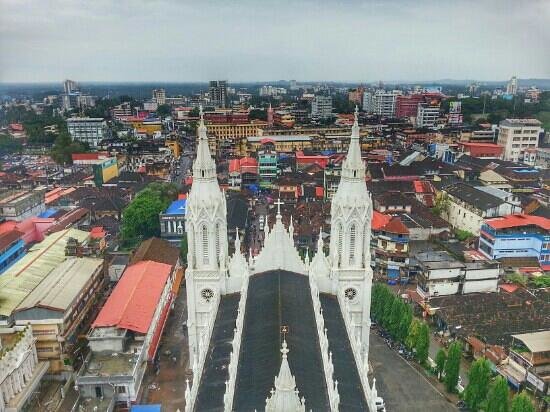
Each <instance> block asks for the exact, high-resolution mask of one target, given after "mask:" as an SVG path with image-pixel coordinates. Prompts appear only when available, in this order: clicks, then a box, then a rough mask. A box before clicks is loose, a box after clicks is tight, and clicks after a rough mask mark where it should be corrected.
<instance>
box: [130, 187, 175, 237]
mask: <svg viewBox="0 0 550 412" xmlns="http://www.w3.org/2000/svg"><path fill="white" fill-rule="evenodd" d="M176 194H177V189H176V188H175V186H174V185H173V184H161V183H151V184H149V185H148V186H147V187H146V188H145V189H143V190H142V191H141V192H139V193H138V194H137V196H136V197H135V198H134V200H133V201H132V202H131V203H130V204H129V205H128V206H127V207H126V209H124V212H123V214H122V227H121V234H122V240H123V242H124V244H125V245H126V246H134V245H135V244H137V243H138V242H139V241H140V240H141V239H147V238H150V237H152V236H159V234H160V222H159V213H161V212H163V211H164V210H166V208H167V207H168V205H169V204H170V202H171V201H173V200H174V199H175V198H176V197H177V196H176Z"/></svg>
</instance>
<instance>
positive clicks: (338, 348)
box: [320, 293, 368, 411]
mask: <svg viewBox="0 0 550 412" xmlns="http://www.w3.org/2000/svg"><path fill="white" fill-rule="evenodd" d="M320 300H321V306H322V308H323V317H324V318H325V327H326V328H327V336H328V346H329V350H330V351H331V352H332V363H333V365H334V379H336V380H338V393H339V395H340V410H341V411H368V406H367V401H366V400H365V396H364V393H363V388H362V386H361V378H360V377H359V373H358V372H357V367H356V364H355V358H354V357H353V352H352V349H351V345H350V341H349V338H348V334H347V332H346V325H345V323H344V318H343V317H342V312H341V311H340V305H339V304H338V300H337V299H336V296H334V295H328V294H326V293H321V295H320Z"/></svg>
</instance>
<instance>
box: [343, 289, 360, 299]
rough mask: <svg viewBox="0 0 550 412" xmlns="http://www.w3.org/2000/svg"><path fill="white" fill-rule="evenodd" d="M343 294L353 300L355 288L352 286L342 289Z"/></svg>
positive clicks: (355, 294) (355, 293)
mask: <svg viewBox="0 0 550 412" xmlns="http://www.w3.org/2000/svg"><path fill="white" fill-rule="evenodd" d="M344 295H345V296H346V298H347V299H348V300H353V299H355V297H356V296H357V289H354V288H347V289H346V290H345V291H344Z"/></svg>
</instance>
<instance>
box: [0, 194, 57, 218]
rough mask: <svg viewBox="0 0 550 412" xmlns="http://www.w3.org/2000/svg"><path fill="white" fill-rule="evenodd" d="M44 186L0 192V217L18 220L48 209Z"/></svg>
mask: <svg viewBox="0 0 550 412" xmlns="http://www.w3.org/2000/svg"><path fill="white" fill-rule="evenodd" d="M45 193H46V189H45V188H44V187H40V188H36V189H33V190H15V191H7V192H4V193H2V194H0V217H3V218H4V219H7V220H16V221H18V222H20V221H22V220H25V219H27V218H29V217H32V216H36V215H38V214H40V213H42V212H44V211H45V210H46V204H45Z"/></svg>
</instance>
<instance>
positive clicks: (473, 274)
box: [464, 268, 500, 280]
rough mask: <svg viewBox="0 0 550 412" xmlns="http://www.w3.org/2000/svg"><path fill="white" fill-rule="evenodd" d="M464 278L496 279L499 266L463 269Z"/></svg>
mask: <svg viewBox="0 0 550 412" xmlns="http://www.w3.org/2000/svg"><path fill="white" fill-rule="evenodd" d="M464 273H465V279H466V280H481V279H498V277H499V274H500V269H499V268H489V269H475V270H472V269H470V270H468V269H466V270H465V271H464Z"/></svg>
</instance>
